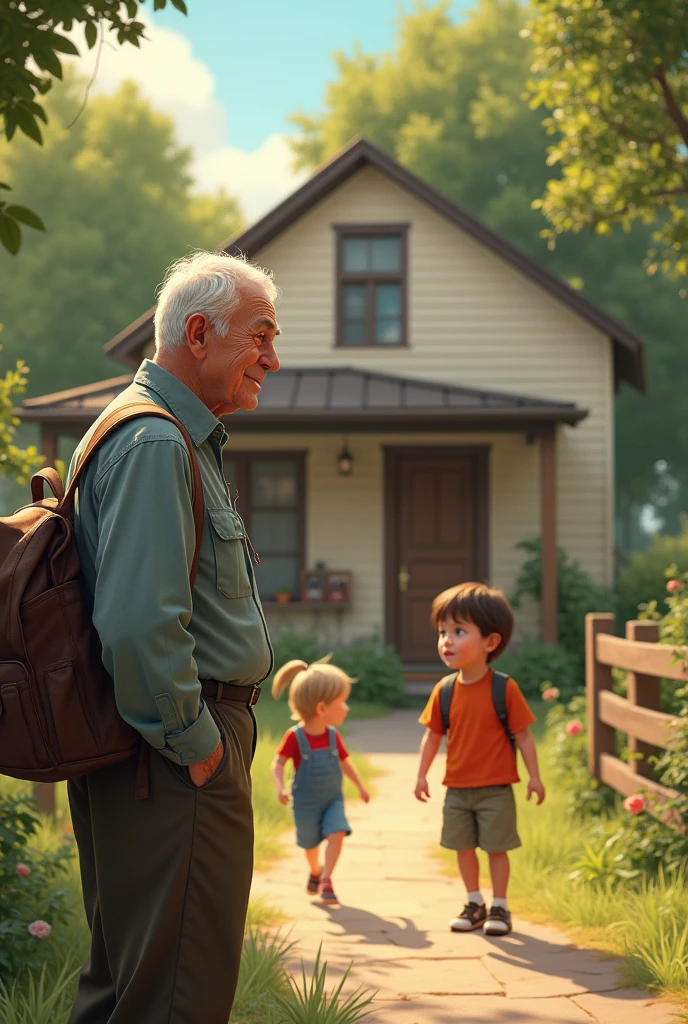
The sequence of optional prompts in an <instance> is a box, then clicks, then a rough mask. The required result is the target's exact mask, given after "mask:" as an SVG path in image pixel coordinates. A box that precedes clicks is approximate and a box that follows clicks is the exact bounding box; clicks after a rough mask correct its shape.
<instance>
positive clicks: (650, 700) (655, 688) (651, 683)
mask: <svg viewBox="0 0 688 1024" xmlns="http://www.w3.org/2000/svg"><path fill="white" fill-rule="evenodd" d="M626 639H627V640H642V641H643V642H644V643H648V644H656V643H657V641H658V640H659V626H658V625H657V623H656V622H645V621H640V620H638V619H634V620H633V621H632V622H627V623H626ZM626 681H627V683H628V699H629V701H630V702H631V704H635V705H637V706H638V707H642V708H651V710H652V711H659V696H660V694H659V687H660V682H659V679H657V678H656V677H655V676H646V675H643V674H641V673H640V672H628V673H627V674H626ZM628 747H629V750H630V751H631V753H632V754H642V755H643V756H642V760H641V759H640V758H635V757H634V758H633V759H632V760H631V762H630V766H631V768H632V769H633V771H634V772H636V773H637V774H638V775H643V776H644V777H645V778H647V779H651V778H652V774H653V773H652V765H651V764H650V763H649V761H648V758H649V757H651V756H652V755H654V754H656V753H657V748H656V747H652V746H650V744H649V743H643V741H642V740H639V739H636V737H635V736H629V737H628Z"/></svg>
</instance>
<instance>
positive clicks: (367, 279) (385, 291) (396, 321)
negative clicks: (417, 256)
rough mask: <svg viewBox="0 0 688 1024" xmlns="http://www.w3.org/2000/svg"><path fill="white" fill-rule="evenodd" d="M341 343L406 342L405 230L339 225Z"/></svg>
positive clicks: (339, 329) (339, 338)
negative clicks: (364, 229)
mask: <svg viewBox="0 0 688 1024" xmlns="http://www.w3.org/2000/svg"><path fill="white" fill-rule="evenodd" d="M337 245H338V267H339V272H338V277H339V279H338V282H337V297H338V316H337V324H338V330H337V344H338V345H343V346H346V347H355V346H359V347H361V346H369V345H375V346H378V345H379V346H384V345H405V344H406V230H405V228H403V227H389V228H387V227H384V228H382V227H375V228H369V229H367V230H366V231H365V232H364V231H362V230H359V229H355V228H351V227H340V228H338V229H337Z"/></svg>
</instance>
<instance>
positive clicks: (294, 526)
mask: <svg viewBox="0 0 688 1024" xmlns="http://www.w3.org/2000/svg"><path fill="white" fill-rule="evenodd" d="M251 540H252V541H253V544H254V546H255V548H256V550H257V551H258V554H259V555H260V557H261V560H262V559H263V558H264V557H266V556H265V554H264V553H265V552H269V553H270V554H292V555H293V554H295V553H296V552H297V551H298V549H299V515H298V512H283V511H282V510H281V509H279V510H275V511H273V512H254V513H253V515H252V516H251Z"/></svg>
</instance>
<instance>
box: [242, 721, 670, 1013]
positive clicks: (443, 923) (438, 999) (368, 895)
mask: <svg viewBox="0 0 688 1024" xmlns="http://www.w3.org/2000/svg"><path fill="white" fill-rule="evenodd" d="M418 740H419V729H418V726H417V724H416V714H415V712H408V711H398V712H395V713H394V714H393V715H391V716H390V717H388V718H385V719H382V720H380V719H378V720H371V721H362V722H354V723H351V725H350V728H349V730H348V740H347V742H348V743H349V744H350V745H351V746H353V747H355V748H357V749H359V750H362V751H365V753H366V754H367V755H368V756H369V758H370V760H371V761H372V763H373V764H375V765H376V766H377V767H378V768H380V769H381V770H382V771H383V772H384V773H385V775H384V777H381V778H380V779H378V781H377V783H376V790H377V795H376V797H375V798H374V800H372V801H371V803H370V804H368V806H367V807H366V806H365V805H364V804H362V803H360V802H359V801H355V802H352V803H350V804H349V807H348V812H349V816H350V820H351V825H352V828H353V830H354V832H353V835H352V836H351V838H350V839H348V840H347V842H346V843H345V849H344V853H343V856H342V860H341V863H340V865H339V867H338V868H337V872H336V876H335V888H336V892H337V895H338V896H339V898H340V899H341V900H342V906H340V907H338V908H326V907H322V906H320V905H319V904H317V903H312V902H311V901H310V900H309V898H308V897H307V895H306V894H305V892H304V888H305V881H306V876H307V868H306V864H305V858H304V856H303V853H302V851H300V850H297V849H296V847H295V845H294V844H293V838H292V836H291V834H289V835H288V836H287V837H285V849H286V850H287V851H288V852H287V856H286V857H285V858H284V859H283V860H280V861H279V862H277V863H275V864H274V865H273V866H272V868H270V869H269V870H268V871H266V872H262V873H261V874H259V875H257V876H256V879H255V883H254V892H256V894H258V895H260V896H263V897H264V898H265V899H266V900H268V901H269V902H270V903H273V904H274V905H276V906H279V907H281V908H282V910H283V911H284V912H285V914H286V915H287V916H288V917H289V919H290V921H292V922H293V930H292V934H291V938H292V939H295V940H296V941H297V943H298V949H297V957H296V958H295V960H294V962H293V963H292V964H291V965H290V966H291V969H292V970H293V971H294V973H296V974H297V977H298V976H300V970H301V960H300V957H303V959H304V962H305V964H306V968H307V970H308V968H309V967H310V966H311V965H312V963H313V960H314V958H315V954H316V951H317V949H318V946H319V944H320V943H321V942H322V944H323V957H324V958H325V959H326V960H327V963H328V978H329V979H330V980H335V979H336V980H338V979H339V978H341V976H342V974H343V972H344V971H345V970H346V968H347V967H348V965H349V964H350V963H351V961H353V962H354V966H353V969H352V971H351V974H350V976H349V982H348V983H347V988H346V989H345V991H351V990H352V989H354V988H355V987H356V986H357V985H359V984H364V985H366V986H368V987H370V988H373V989H378V995H377V998H376V1001H375V1004H374V1010H373V1013H372V1014H371V1016H370V1018H369V1020H370V1022H371V1024H453V1022H458V1021H461V1022H464V1024H472V1022H476V1024H477V1022H480V1021H489V1022H490V1024H584V1022H585V1024H635V1022H637V1024H670V1022H671V1021H672V1020H673V1019H674V1018H673V1014H672V1011H671V1007H669V1006H667V1005H666V1004H662V1003H658V1002H655V1001H654V1000H653V999H652V998H651V997H650V996H649V995H648V994H647V993H646V992H640V991H636V990H634V989H630V988H627V987H623V985H624V982H623V977H622V976H621V974H620V971H619V964H618V962H616V961H611V960H604V959H602V958H601V957H600V956H599V955H598V954H596V953H594V952H590V951H586V950H585V949H580V948H578V947H577V946H576V945H575V943H574V942H573V940H571V939H570V938H568V937H567V936H566V935H565V934H564V933H563V932H560V931H558V930H557V929H555V928H549V927H542V926H540V925H534V924H529V923H528V922H526V921H523V920H519V919H517V920H516V921H515V922H514V931H513V933H512V934H511V935H510V936H508V937H507V938H504V939H495V938H488V937H487V936H485V935H483V934H482V933H481V932H473V933H470V934H468V935H456V934H452V933H451V932H450V931H449V929H448V927H447V921H448V920H449V918H450V917H451V916H453V915H454V914H455V913H456V911H457V908H458V907H459V905H460V903H461V901H462V897H463V889H462V888H461V886H460V885H458V884H457V882H456V881H453V880H452V879H450V878H447V877H446V876H443V875H441V874H440V873H439V872H438V868H437V863H436V862H435V861H434V860H433V859H432V857H430V856H429V854H428V848H429V846H430V844H431V843H432V841H433V839H434V838H435V837H436V836H438V835H439V821H440V815H441V802H442V790H441V787H440V785H439V781H440V779H441V774H440V766H436V767H435V768H434V769H433V772H432V777H431V787H430V791H431V793H432V794H433V799H432V800H431V801H430V802H429V803H428V804H425V805H421V804H416V803H415V801H414V800H413V795H412V788H413V784H414V782H415V772H416V751H417V746H418ZM433 779H434V783H435V784H434V788H433V785H432V780H433ZM330 988H331V984H328V991H329V990H330Z"/></svg>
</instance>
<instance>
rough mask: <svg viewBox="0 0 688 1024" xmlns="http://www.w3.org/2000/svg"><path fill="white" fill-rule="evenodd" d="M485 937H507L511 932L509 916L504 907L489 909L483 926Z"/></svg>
mask: <svg viewBox="0 0 688 1024" xmlns="http://www.w3.org/2000/svg"><path fill="white" fill-rule="evenodd" d="M483 931H484V932H485V934H486V935H508V934H509V932H510V931H511V914H510V913H509V911H508V910H506V909H505V908H504V907H490V914H489V917H488V918H487V921H486V922H485V924H484V925H483Z"/></svg>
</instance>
